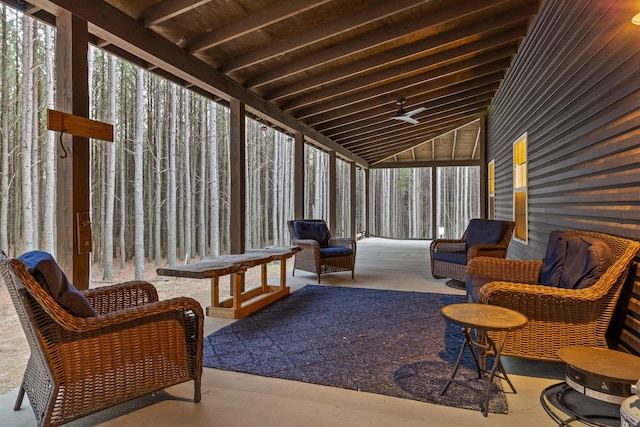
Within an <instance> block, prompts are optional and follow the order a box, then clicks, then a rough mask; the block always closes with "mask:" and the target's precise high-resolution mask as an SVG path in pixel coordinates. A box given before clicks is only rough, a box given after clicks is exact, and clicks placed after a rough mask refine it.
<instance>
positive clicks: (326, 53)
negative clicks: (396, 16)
mask: <svg viewBox="0 0 640 427" xmlns="http://www.w3.org/2000/svg"><path fill="white" fill-rule="evenodd" d="M472 4H473V7H472V8H465V9H461V10H463V11H461V12H458V11H457V10H456V9H447V10H445V11H442V12H437V13H434V14H431V15H428V16H427V17H425V18H420V19H416V20H414V21H411V22H403V23H399V24H396V25H391V26H385V27H383V28H382V29H380V30H378V31H374V32H371V33H367V34H366V35H364V36H362V37H358V38H355V39H352V40H348V41H345V42H343V43H339V44H336V45H335V46H333V47H330V48H328V49H323V50H321V51H318V52H316V53H314V54H311V55H307V56H306V57H304V58H298V59H296V60H295V61H291V62H289V63H288V64H286V65H283V66H281V67H278V68H274V69H271V70H269V71H267V72H266V73H261V74H260V75H257V76H255V77H254V78H253V79H248V81H247V82H246V86H247V87H249V88H257V87H261V86H264V85H266V84H268V83H273V82H274V81H277V80H281V79H283V78H285V77H289V76H291V75H294V74H297V73H301V72H303V71H306V70H310V69H312V68H317V67H319V66H321V65H324V64H327V63H330V62H333V61H336V60H339V59H341V58H346V57H351V56H353V55H357V54H358V53H360V52H363V51H366V50H370V49H373V48H376V47H379V46H381V45H384V44H386V43H391V42H394V41H396V42H397V41H402V40H407V41H409V40H412V39H413V36H415V35H416V34H419V33H425V29H429V28H431V27H434V26H440V25H443V24H446V23H447V22H450V21H452V20H455V19H460V18H461V17H463V16H464V15H466V14H470V13H471V14H478V13H479V12H480V11H481V10H482V9H483V7H485V8H490V7H495V1H491V0H476V1H474V2H473V3H472Z"/></svg>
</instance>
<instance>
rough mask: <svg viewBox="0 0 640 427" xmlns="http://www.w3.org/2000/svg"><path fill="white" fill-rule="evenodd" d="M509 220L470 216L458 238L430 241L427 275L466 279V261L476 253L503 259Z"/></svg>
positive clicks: (512, 225) (508, 234) (510, 226)
mask: <svg viewBox="0 0 640 427" xmlns="http://www.w3.org/2000/svg"><path fill="white" fill-rule="evenodd" d="M514 226H515V223H514V222H513V221H500V220H492V219H479V218H476V219H472V220H471V221H470V222H469V225H468V226H467V229H466V230H465V232H464V234H463V235H462V237H461V238H460V239H436V240H434V241H433V242H431V247H430V251H429V253H430V256H431V275H432V276H433V277H434V278H436V279H442V278H445V277H447V278H450V279H454V280H457V281H460V282H466V280H467V264H468V263H469V260H471V259H473V258H475V257H477V256H488V257H495V258H506V257H507V249H508V248H509V242H510V241H511V236H512V235H513V227H514Z"/></svg>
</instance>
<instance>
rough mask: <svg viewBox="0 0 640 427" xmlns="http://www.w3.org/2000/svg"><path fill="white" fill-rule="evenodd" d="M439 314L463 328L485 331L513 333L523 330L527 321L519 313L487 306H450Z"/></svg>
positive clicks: (473, 304) (462, 304)
mask: <svg viewBox="0 0 640 427" xmlns="http://www.w3.org/2000/svg"><path fill="white" fill-rule="evenodd" d="M440 312H441V313H442V315H443V316H444V317H445V318H446V319H448V320H450V321H451V322H453V323H455V324H457V325H460V326H462V327H464V328H472V329H481V330H485V331H515V330H518V329H521V328H524V327H525V326H526V325H527V322H528V321H529V320H528V319H527V316H525V315H524V314H522V313H520V312H517V311H515V310H511V309H510V308H505V307H500V306H497V305H489V304H475V303H466V302H465V303H459V304H450V305H447V306H444V307H442V309H441V310H440Z"/></svg>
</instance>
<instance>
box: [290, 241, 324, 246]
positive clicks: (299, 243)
mask: <svg viewBox="0 0 640 427" xmlns="http://www.w3.org/2000/svg"><path fill="white" fill-rule="evenodd" d="M291 244H293V245H296V246H307V247H316V246H317V247H318V248H319V247H320V243H318V242H317V241H316V240H313V239H293V240H292V241H291Z"/></svg>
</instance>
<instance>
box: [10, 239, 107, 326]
mask: <svg viewBox="0 0 640 427" xmlns="http://www.w3.org/2000/svg"><path fill="white" fill-rule="evenodd" d="M18 259H19V260H21V261H23V262H24V263H25V264H26V266H27V269H28V270H29V272H30V273H31V275H32V276H33V278H34V279H36V282H38V283H39V284H40V286H42V287H43V288H44V290H46V291H47V292H48V293H49V295H51V297H52V298H53V299H54V300H56V302H57V303H58V304H60V305H61V306H62V307H64V308H65V309H66V310H67V311H68V312H70V313H71V314H74V315H76V316H78V317H92V316H97V315H98V313H96V311H95V310H94V309H93V307H92V306H91V304H89V301H88V300H87V298H86V297H85V296H84V295H83V294H82V293H81V292H80V291H78V290H77V289H76V288H75V286H73V285H72V284H71V282H69V280H67V276H65V274H64V272H63V271H62V270H61V269H60V266H59V265H58V263H57V262H56V260H55V259H54V258H53V256H52V255H51V254H50V253H48V252H42V251H31V252H26V253H24V254H22V255H20V256H19V257H18Z"/></svg>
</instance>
